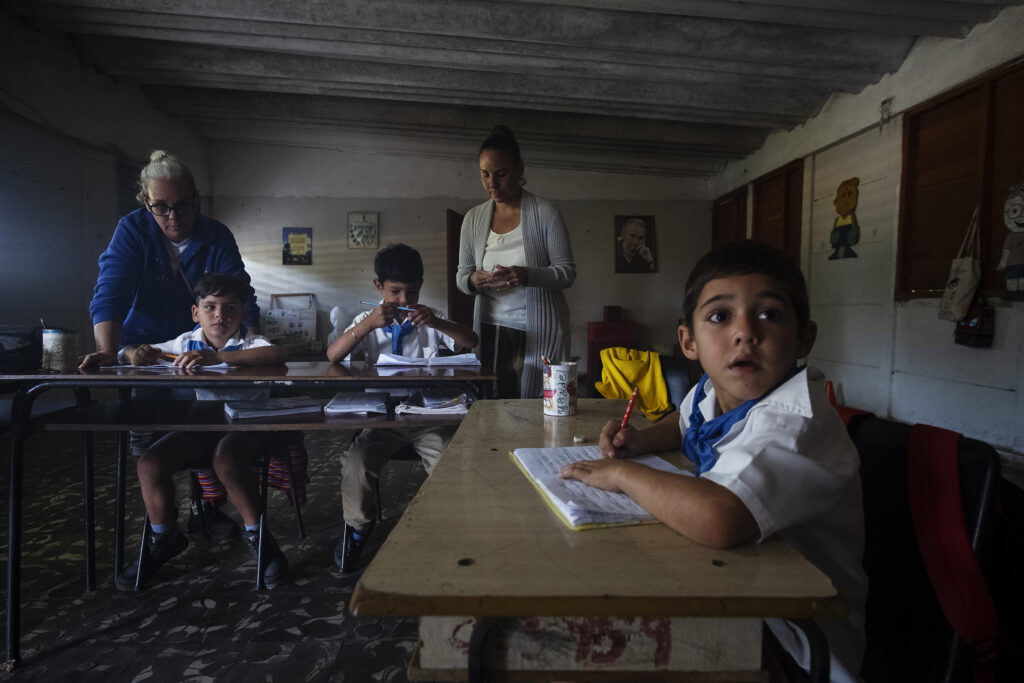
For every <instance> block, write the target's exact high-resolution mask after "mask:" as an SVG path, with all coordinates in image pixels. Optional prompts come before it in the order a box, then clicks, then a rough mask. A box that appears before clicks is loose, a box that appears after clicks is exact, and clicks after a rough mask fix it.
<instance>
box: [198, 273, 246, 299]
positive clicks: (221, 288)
mask: <svg viewBox="0 0 1024 683" xmlns="http://www.w3.org/2000/svg"><path fill="white" fill-rule="evenodd" d="M249 291H250V288H249V285H248V284H246V282H245V280H242V279H241V278H237V277H235V276H234V275H227V274H225V273H207V274H206V275H204V276H202V277H201V278H199V281H198V282H196V286H195V287H193V288H192V294H193V295H194V296H195V297H196V303H197V304H198V303H199V302H200V301H202V300H203V299H205V298H206V297H208V296H227V297H231V298H232V299H235V300H236V301H238V303H240V304H244V303H245V300H246V299H248V298H249Z"/></svg>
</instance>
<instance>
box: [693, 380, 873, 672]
mask: <svg viewBox="0 0 1024 683" xmlns="http://www.w3.org/2000/svg"><path fill="white" fill-rule="evenodd" d="M707 387H708V389H707V396H706V397H705V399H704V401H702V402H701V404H700V410H701V412H702V413H703V414H704V418H705V419H706V420H711V419H713V418H715V417H717V416H718V415H719V412H718V408H717V403H716V401H715V390H714V387H713V386H712V384H711V382H710V381H709V382H708V383H707ZM695 393H696V387H694V388H693V389H691V390H690V392H689V393H688V394H687V395H686V398H685V399H684V400H683V406H682V409H681V410H680V418H679V429H680V431H681V432H682V433H683V434H685V433H686V427H687V425H688V424H689V422H690V418H689V416H690V412H691V410H692V408H693V400H694V395H695ZM714 447H715V451H716V452H717V453H718V454H719V455H718V460H717V462H716V463H715V465H714V466H713V467H712V468H711V469H710V470H708V471H707V472H705V473H704V474H702V475H701V476H702V477H706V478H707V479H710V480H711V481H713V482H715V483H716V484H720V485H722V486H724V487H725V488H727V489H729V490H730V491H732V492H733V493H734V494H735V495H736V496H738V497H739V499H740V500H741V501H743V504H744V505H746V507H747V509H748V510H749V511H750V513H751V515H753V517H754V520H755V521H756V522H757V525H758V527H759V528H760V530H761V537H760V538H759V539H758V542H760V541H763V540H765V539H767V538H768V537H770V536H772V535H773V534H776V533H777V534H779V536H781V537H782V538H783V539H785V540H786V541H787V542H788V543H789V544H790V545H792V546H793V547H794V548H796V549H797V550H798V551H799V552H800V553H802V554H803V555H804V557H806V558H807V559H808V560H809V561H810V562H811V563H812V564H814V565H815V566H816V567H817V568H818V569H820V570H821V571H822V572H824V573H825V574H826V575H827V576H828V577H829V578H830V579H831V580H832V583H833V584H834V585H835V587H836V588H837V589H838V590H839V592H840V593H841V594H842V596H843V597H844V598H845V599H846V600H847V602H848V603H849V607H850V613H849V616H848V617H847V618H846V619H818V620H817V622H818V625H819V626H821V629H822V631H824V633H825V637H826V638H827V639H828V644H829V651H830V653H831V680H833V681H859V680H860V679H859V678H858V675H857V674H858V672H859V671H860V665H861V660H862V659H863V655H864V600H865V598H866V596H867V587H868V580H867V575H866V574H865V573H864V568H863V566H862V565H861V560H862V558H863V556H864V508H863V501H862V497H861V485H860V456H859V455H858V454H857V449H856V447H855V446H854V445H853V441H852V440H851V439H850V437H849V434H848V432H847V431H846V425H844V424H843V421H842V420H841V419H840V417H839V415H838V413H836V411H835V409H834V408H833V407H832V406H831V405H830V404H829V402H828V399H827V397H826V394H825V377H824V375H822V374H821V373H820V372H819V371H817V370H816V369H814V368H810V367H808V368H805V369H803V370H801V371H800V372H798V373H797V374H796V375H794V376H793V377H791V378H790V379H789V380H788V381H786V382H785V383H783V384H782V385H781V386H779V387H778V388H776V389H775V390H774V391H773V392H771V393H770V394H768V395H767V396H765V397H764V398H762V399H761V400H760V401H759V402H758V403H757V404H755V405H754V406H753V407H752V408H751V409H750V412H748V413H747V415H746V417H745V418H744V419H743V420H741V421H739V422H737V423H736V424H735V425H733V426H732V428H731V429H730V430H729V432H728V433H726V435H725V436H724V437H722V438H721V439H720V440H719V441H718V442H717V443H716V444H714ZM765 621H766V622H767V624H768V627H769V628H771V629H772V632H773V633H774V634H775V635H776V637H777V638H778V639H779V642H780V643H781V644H782V646H783V647H785V648H786V650H787V651H788V652H789V653H790V654H791V655H793V657H794V659H796V661H797V662H798V663H800V665H801V666H803V667H804V668H805V669H807V668H808V667H809V665H810V653H809V649H808V647H807V643H806V640H805V639H803V638H802V637H800V636H799V635H798V633H797V632H795V631H794V630H793V628H792V627H791V626H789V625H788V624H787V623H786V622H785V621H784V620H782V619H766V620H765Z"/></svg>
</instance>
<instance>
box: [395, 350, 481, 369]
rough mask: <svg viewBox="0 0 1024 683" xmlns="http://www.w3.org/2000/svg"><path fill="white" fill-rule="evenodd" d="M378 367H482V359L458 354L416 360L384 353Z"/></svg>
mask: <svg viewBox="0 0 1024 683" xmlns="http://www.w3.org/2000/svg"><path fill="white" fill-rule="evenodd" d="M377 365H429V366H437V365H480V359H479V358H477V357H476V356H475V355H473V354H472V353H457V354H455V355H454V356H434V357H433V358H414V357H412V356H400V355H398V354H397V353H382V354H380V356H378V357H377Z"/></svg>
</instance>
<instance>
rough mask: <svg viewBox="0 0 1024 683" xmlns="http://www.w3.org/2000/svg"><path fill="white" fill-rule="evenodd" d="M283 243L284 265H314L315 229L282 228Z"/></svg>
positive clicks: (282, 257) (282, 258) (282, 260)
mask: <svg viewBox="0 0 1024 683" xmlns="http://www.w3.org/2000/svg"><path fill="white" fill-rule="evenodd" d="M281 241H282V242H283V244H282V246H281V263H282V264H283V265H286V266H311V265H313V228H281Z"/></svg>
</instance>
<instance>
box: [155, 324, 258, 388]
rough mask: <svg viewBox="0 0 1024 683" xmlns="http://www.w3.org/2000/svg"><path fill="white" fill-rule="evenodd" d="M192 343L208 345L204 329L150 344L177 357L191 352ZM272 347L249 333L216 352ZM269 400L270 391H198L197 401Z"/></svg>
mask: <svg viewBox="0 0 1024 683" xmlns="http://www.w3.org/2000/svg"><path fill="white" fill-rule="evenodd" d="M236 334H237V333H236ZM190 341H191V342H202V343H203V344H206V341H205V340H204V339H203V328H201V327H198V326H197V327H196V328H195V329H194V330H192V331H191V332H185V333H184V334H181V335H178V336H177V337H175V338H174V339H171V340H170V341H165V342H161V343H159V344H150V346H152V347H153V348H155V349H160V350H161V351H166V352H167V353H173V354H174V355H175V356H177V355H180V354H182V353H185V352H186V351H188V350H189V348H188V347H189V342H190ZM270 345H271V341H270V340H269V339H267V338H266V337H264V336H262V335H259V334H253V333H251V332H247V333H246V335H245V336H244V337H242V336H235V337H232V338H231V339H229V340H228V343H227V344H225V345H224V347H223V348H222V349H215V350H217V351H223V350H228V351H244V350H246V349H255V348H258V347H260V346H270ZM209 348H213V347H209ZM267 398H270V389H196V400H199V401H260V400H263V399H267Z"/></svg>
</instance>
